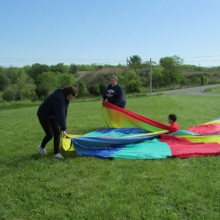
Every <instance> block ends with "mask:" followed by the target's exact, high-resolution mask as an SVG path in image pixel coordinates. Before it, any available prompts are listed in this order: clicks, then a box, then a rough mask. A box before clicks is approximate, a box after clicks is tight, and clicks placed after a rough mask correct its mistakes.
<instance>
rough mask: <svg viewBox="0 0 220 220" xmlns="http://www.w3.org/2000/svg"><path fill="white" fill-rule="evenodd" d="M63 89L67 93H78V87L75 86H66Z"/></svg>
mask: <svg viewBox="0 0 220 220" xmlns="http://www.w3.org/2000/svg"><path fill="white" fill-rule="evenodd" d="M63 89H64V91H65V94H66V95H69V94H72V95H73V96H75V97H76V96H77V95H78V90H77V88H75V87H73V86H66V87H64V88H63Z"/></svg>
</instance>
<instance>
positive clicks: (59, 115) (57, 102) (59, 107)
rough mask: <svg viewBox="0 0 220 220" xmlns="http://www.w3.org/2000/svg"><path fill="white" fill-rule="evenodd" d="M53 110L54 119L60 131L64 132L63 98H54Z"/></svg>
mask: <svg viewBox="0 0 220 220" xmlns="http://www.w3.org/2000/svg"><path fill="white" fill-rule="evenodd" d="M53 108H54V113H55V119H56V120H57V122H58V124H59V126H60V128H61V131H66V103H65V98H64V97H61V96H59V97H56V99H54V100H53Z"/></svg>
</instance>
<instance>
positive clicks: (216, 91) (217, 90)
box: [206, 87, 220, 94]
mask: <svg viewBox="0 0 220 220" xmlns="http://www.w3.org/2000/svg"><path fill="white" fill-rule="evenodd" d="M206 92H207V93H211V94H219V93H220V87H218V88H213V89H207V91H206Z"/></svg>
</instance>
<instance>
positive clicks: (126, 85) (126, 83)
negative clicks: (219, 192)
mask: <svg viewBox="0 0 220 220" xmlns="http://www.w3.org/2000/svg"><path fill="white" fill-rule="evenodd" d="M128 64H129V62H128V58H126V70H125V92H127V87H128Z"/></svg>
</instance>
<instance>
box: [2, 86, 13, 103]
mask: <svg viewBox="0 0 220 220" xmlns="http://www.w3.org/2000/svg"><path fill="white" fill-rule="evenodd" d="M15 96H16V92H15V91H14V90H13V89H12V88H7V89H6V90H5V91H4V92H3V94H2V98H3V99H4V100H5V101H13V100H15Z"/></svg>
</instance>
